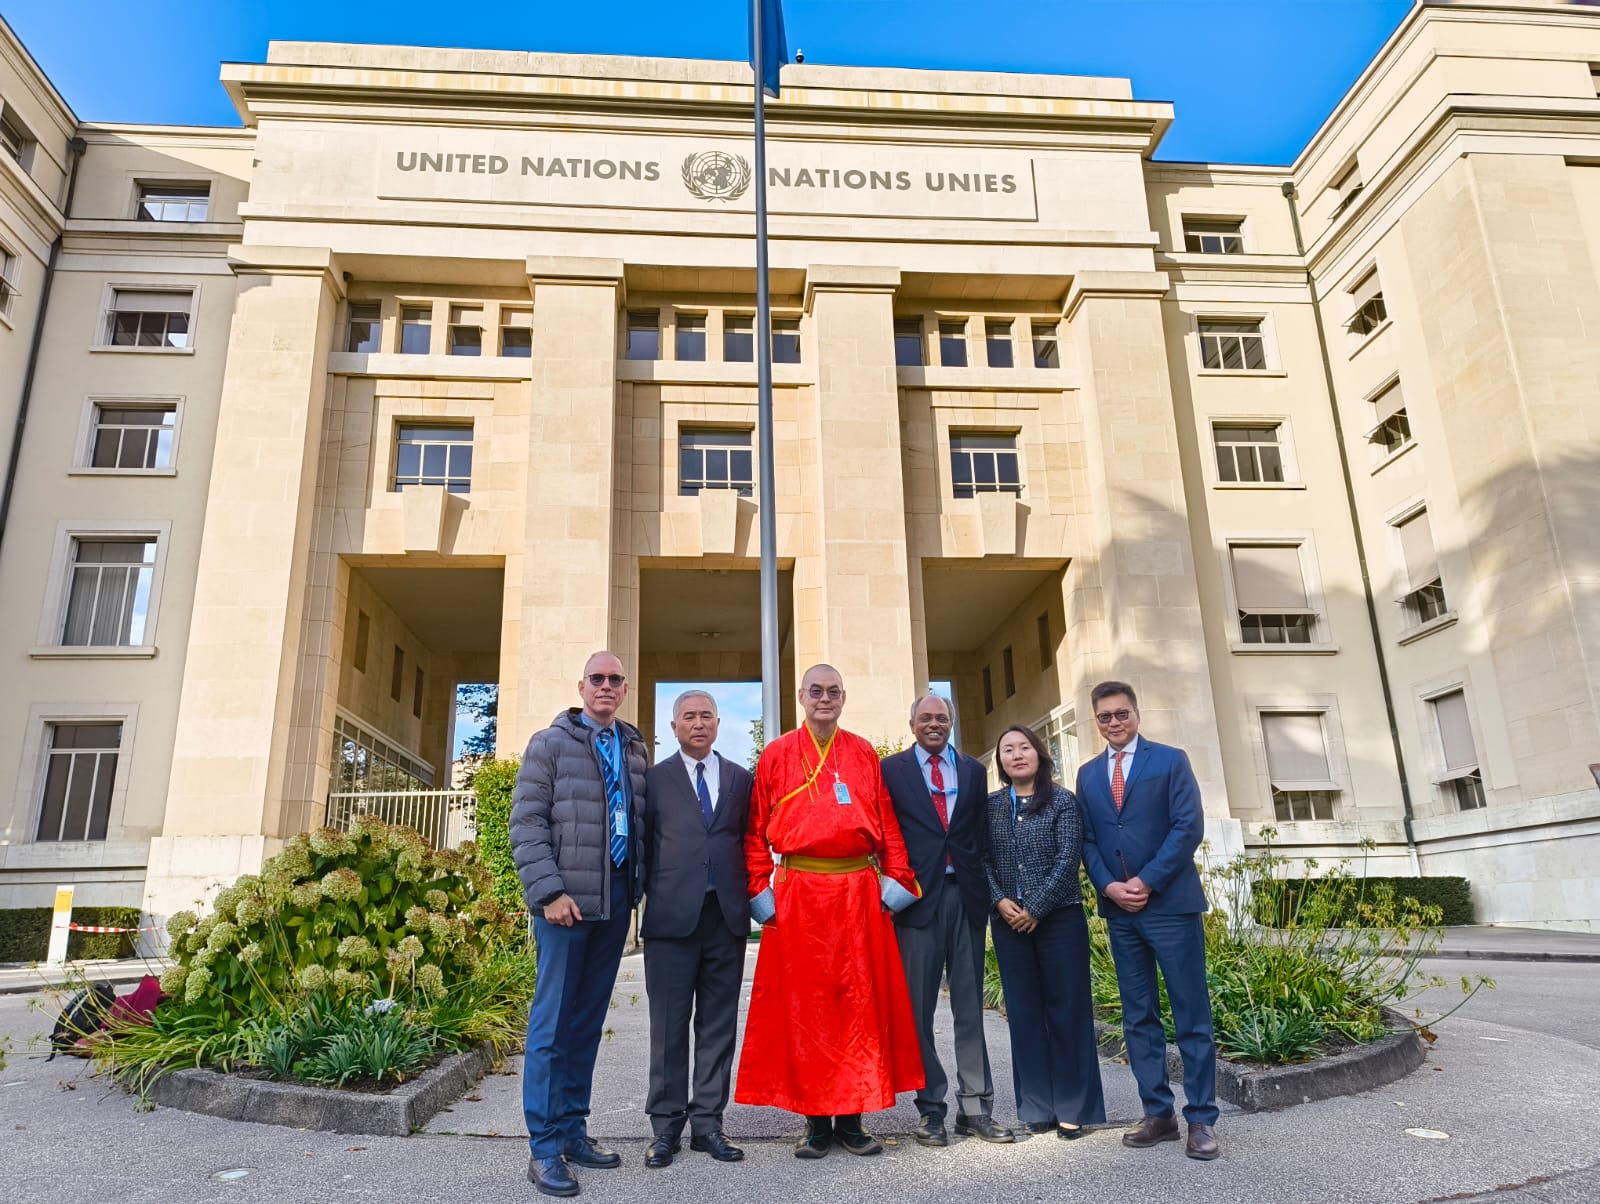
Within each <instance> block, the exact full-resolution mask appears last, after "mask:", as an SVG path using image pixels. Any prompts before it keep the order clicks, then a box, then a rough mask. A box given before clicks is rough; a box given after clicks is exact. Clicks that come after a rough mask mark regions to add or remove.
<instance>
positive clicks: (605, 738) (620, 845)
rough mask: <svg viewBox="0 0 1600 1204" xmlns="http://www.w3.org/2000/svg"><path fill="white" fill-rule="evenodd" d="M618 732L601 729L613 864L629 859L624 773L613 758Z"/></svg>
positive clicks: (602, 761)
mask: <svg viewBox="0 0 1600 1204" xmlns="http://www.w3.org/2000/svg"><path fill="white" fill-rule="evenodd" d="M615 740H616V734H615V733H614V732H613V731H612V730H611V729H610V728H609V727H607V728H602V729H601V731H600V768H601V771H602V772H603V773H604V774H605V779H606V806H607V808H608V809H609V811H610V818H611V864H612V865H621V864H622V863H623V862H624V861H626V860H627V859H628V801H627V798H626V796H625V795H624V794H623V793H622V775H621V774H619V773H618V772H617V764H616V761H615V760H613V759H612V753H613V751H614V747H615V746H614V744H613V741H615Z"/></svg>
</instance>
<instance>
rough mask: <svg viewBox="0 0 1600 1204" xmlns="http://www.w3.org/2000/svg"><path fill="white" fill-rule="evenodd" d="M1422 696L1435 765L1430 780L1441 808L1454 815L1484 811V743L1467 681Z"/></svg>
mask: <svg viewBox="0 0 1600 1204" xmlns="http://www.w3.org/2000/svg"><path fill="white" fill-rule="evenodd" d="M1418 697H1419V699H1420V701H1421V703H1422V705H1423V706H1424V708H1426V711H1427V716H1428V722H1427V725H1426V726H1425V727H1424V729H1423V730H1424V731H1425V732H1427V735H1428V745H1429V748H1428V756H1429V760H1430V762H1431V763H1432V772H1431V773H1430V775H1429V777H1430V780H1431V781H1432V783H1433V786H1434V789H1435V791H1436V793H1437V796H1438V799H1439V802H1440V804H1441V806H1442V807H1443V808H1444V809H1446V810H1448V811H1450V812H1460V811H1481V810H1483V809H1484V808H1485V807H1487V806H1488V801H1489V800H1488V796H1487V794H1486V792H1485V789H1484V781H1483V753H1482V752H1481V751H1480V749H1481V748H1482V747H1483V742H1482V739H1481V736H1480V734H1479V731H1478V722H1477V716H1476V714H1474V712H1473V709H1472V702H1471V700H1470V699H1469V698H1468V697H1467V682H1466V681H1465V680H1464V679H1461V678H1458V679H1456V680H1454V681H1452V682H1451V683H1450V684H1449V685H1445V686H1440V687H1436V688H1434V689H1430V690H1426V691H1424V692H1422V693H1421V694H1419V696H1418ZM1452 699H1454V700H1459V701H1451V700H1452ZM1463 744H1464V745H1465V747H1462V745H1463Z"/></svg>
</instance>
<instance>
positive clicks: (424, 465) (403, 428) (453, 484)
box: [389, 418, 475, 494]
mask: <svg viewBox="0 0 1600 1204" xmlns="http://www.w3.org/2000/svg"><path fill="white" fill-rule="evenodd" d="M446 432H448V434H446ZM463 435H465V438H462V437H461V436H463ZM474 441H475V428H474V425H473V423H472V422H471V421H466V422H459V421H440V420H439V419H435V418H397V419H396V420H395V424H394V463H393V465H392V470H391V472H390V474H389V492H390V493H403V492H404V491H405V490H406V489H407V488H408V487H413V486H420V485H442V486H444V488H445V492H447V493H457V494H470V493H471V492H472V462H473V458H474V457H473V454H472V453H473V448H474V446H475V442H474ZM408 448H416V449H417V452H416V455H415V457H413V456H412V455H411V454H410V452H408V451H407V449H408ZM436 448H442V449H443V450H442V451H435V450H433V449H436ZM463 460H464V461H465V463H464V464H463V463H462V461H463ZM413 461H414V462H413Z"/></svg>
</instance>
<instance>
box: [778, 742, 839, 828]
mask: <svg viewBox="0 0 1600 1204" xmlns="http://www.w3.org/2000/svg"><path fill="white" fill-rule="evenodd" d="M802 726H804V727H805V729H806V735H808V736H810V737H811V747H812V748H814V749H816V750H817V756H818V758H819V760H818V761H817V767H816V768H815V769H813V770H812V771H811V772H810V774H809V775H808V776H807V778H806V780H805V781H803V782H801V783H800V785H798V786H796V787H795V788H794V789H793V790H791V791H789V793H788V794H786V795H784V796H783V797H782V798H781V799H779V800H778V801H777V802H775V803H773V804H772V809H773V810H774V811H776V810H777V809H778V808H779V807H781V806H783V805H784V804H785V803H787V802H788V801H789V800H790V799H792V798H793V797H794V796H795V795H797V794H799V793H800V792H801V791H803V790H810V789H811V787H812V786H813V785H814V784H815V783H816V780H817V778H818V777H820V776H821V774H822V767H823V766H824V765H826V764H827V762H828V754H829V753H830V752H832V751H833V742H834V741H835V740H837V739H838V738H839V729H838V728H834V729H833V735H831V736H829V737H828V743H827V744H826V745H822V744H818V743H817V733H816V732H814V731H812V730H811V726H810V724H804V725H802ZM804 763H805V762H804V758H802V760H801V764H804ZM833 776H834V780H835V781H837V780H838V777H839V771H838V770H837V769H836V770H834V771H833Z"/></svg>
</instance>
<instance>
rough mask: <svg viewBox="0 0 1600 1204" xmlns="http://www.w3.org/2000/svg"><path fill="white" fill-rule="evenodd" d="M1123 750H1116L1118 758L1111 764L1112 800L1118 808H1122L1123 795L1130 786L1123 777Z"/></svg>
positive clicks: (1119, 809)
mask: <svg viewBox="0 0 1600 1204" xmlns="http://www.w3.org/2000/svg"><path fill="white" fill-rule="evenodd" d="M1122 755H1123V754H1122V750H1121V749H1118V750H1117V752H1116V759H1115V760H1114V761H1113V762H1112V765H1111V801H1112V802H1113V803H1115V804H1116V805H1117V810H1118V811H1119V812H1120V811H1121V810H1122V795H1123V792H1124V791H1125V790H1126V789H1127V788H1128V783H1127V782H1125V781H1124V780H1123V778H1122Z"/></svg>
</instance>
